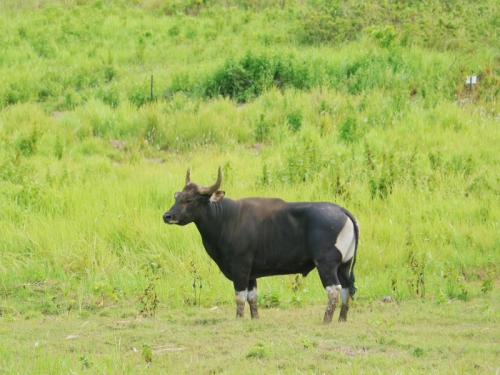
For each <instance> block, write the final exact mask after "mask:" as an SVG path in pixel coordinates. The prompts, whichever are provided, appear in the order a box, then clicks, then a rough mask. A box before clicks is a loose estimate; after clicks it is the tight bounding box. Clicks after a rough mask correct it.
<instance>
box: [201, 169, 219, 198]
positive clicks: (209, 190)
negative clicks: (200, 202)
mask: <svg viewBox="0 0 500 375" xmlns="http://www.w3.org/2000/svg"><path fill="white" fill-rule="evenodd" d="M221 183H222V172H221V170H220V167H219V173H218V175H217V181H216V182H215V184H213V185H212V186H200V187H199V189H198V192H199V193H200V194H203V195H212V194H213V193H215V192H216V191H217V190H219V188H220V184H221Z"/></svg>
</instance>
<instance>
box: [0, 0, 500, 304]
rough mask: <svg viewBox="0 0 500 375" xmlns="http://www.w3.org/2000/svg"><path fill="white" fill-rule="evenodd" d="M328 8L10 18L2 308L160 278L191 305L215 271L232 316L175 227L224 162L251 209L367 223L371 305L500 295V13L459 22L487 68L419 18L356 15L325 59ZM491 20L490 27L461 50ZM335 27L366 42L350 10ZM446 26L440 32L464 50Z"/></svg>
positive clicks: (81, 296)
mask: <svg viewBox="0 0 500 375" xmlns="http://www.w3.org/2000/svg"><path fill="white" fill-rule="evenodd" d="M313 3H314V4H316V3H317V4H319V5H321V4H322V5H321V6H325V4H324V3H323V2H312V3H311V4H298V3H294V2H286V5H285V6H284V7H283V8H282V6H281V5H282V4H283V2H275V3H273V2H253V3H252V4H254V5H253V7H252V6H250V5H248V4H247V5H248V6H245V4H246V3H245V4H243V3H241V4H240V3H237V4H235V6H232V7H229V6H223V4H221V3H218V2H216V1H214V2H212V3H210V4H208V5H203V6H201V5H200V6H199V7H198V8H196V4H194V3H193V4H191V5H189V4H188V5H181V3H176V2H171V3H168V4H167V3H165V4H166V5H165V7H164V8H161V9H160V5H158V3H155V2H153V1H151V2H149V1H145V2H142V3H137V2H120V1H110V2H91V1H77V2H75V3H73V2H60V1H45V2H37V3H36V4H35V2H30V1H25V2H23V3H13V2H12V3H9V2H6V3H4V4H3V5H2V8H1V9H2V10H3V11H4V12H2V16H1V17H2V27H1V30H0V34H1V36H2V38H0V40H2V42H1V43H2V48H3V51H4V52H5V53H3V54H2V55H1V57H0V72H1V74H2V76H3V77H5V84H3V85H2V87H1V88H0V107H1V111H0V210H1V215H0V252H1V255H2V261H1V262H0V275H1V289H2V296H3V299H2V303H1V305H0V313H1V314H11V313H12V311H18V312H19V313H21V314H26V313H27V312H29V311H30V310H37V311H42V312H43V313H46V314H56V313H61V312H63V311H67V310H68V309H78V310H79V311H80V312H81V313H82V314H83V313H84V312H85V311H86V310H92V309H96V308H97V306H98V304H99V303H101V302H103V301H104V302H105V303H106V304H115V303H120V302H124V301H129V300H134V299H137V298H138V296H139V295H140V294H141V292H143V291H144V289H145V288H146V287H148V285H149V284H150V283H151V282H153V283H155V286H156V290H157V292H158V298H159V300H160V302H161V303H162V304H164V305H165V306H167V307H172V308H173V307H178V306H183V305H186V304H193V303H194V302H195V301H196V298H195V290H193V287H192V285H193V278H194V277H196V278H197V285H198V286H199V285H200V283H201V285H202V286H203V287H202V288H201V298H200V297H199V294H198V301H200V302H201V303H202V304H203V305H205V306H209V305H213V304H226V303H232V302H233V301H232V285H231V283H230V282H229V281H227V280H225V279H224V277H223V276H222V275H221V273H220V272H219V271H218V270H217V267H216V265H215V264H214V263H213V262H212V261H211V260H210V259H209V258H208V256H207V255H206V253H205V250H204V249H203V247H202V245H201V241H200V238H199V235H198V233H197V232H196V228H195V227H194V226H187V227H182V228H180V227H171V226H168V227H167V226H165V225H164V224H163V222H162V219H161V215H162V214H163V212H164V211H165V210H166V209H168V208H169V207H170V205H171V204H172V203H173V194H174V192H175V191H176V190H180V189H182V186H183V181H184V176H185V172H186V169H187V168H188V167H191V168H192V178H193V180H195V181H197V182H199V183H202V184H208V183H212V182H213V181H214V179H215V174H216V170H217V167H218V166H219V165H221V166H222V167H223V174H224V179H223V189H224V190H226V194H227V196H229V197H231V198H242V197H245V196H268V197H271V196H279V197H282V198H284V199H287V200H290V201H299V200H314V201H334V202H337V203H339V204H341V205H343V206H345V207H347V208H348V209H349V210H351V211H352V212H353V213H354V214H355V215H356V217H357V218H358V220H359V222H360V223H361V243H360V248H359V256H358V261H357V265H356V274H357V282H358V287H359V289H360V296H361V297H360V298H378V297H380V296H383V295H392V296H393V297H394V298H397V299H405V298H421V297H423V298H433V299H436V300H438V301H445V300H448V299H451V298H460V299H464V300H467V299H468V298H474V296H476V295H478V294H481V293H487V292H488V290H489V289H488V288H489V287H488V286H489V285H494V281H495V280H497V275H498V271H499V269H498V259H499V256H500V237H499V235H498V233H499V228H498V222H499V218H500V211H499V209H498V207H499V206H500V205H499V195H500V187H499V186H500V183H499V182H500V180H499V177H498V176H500V167H499V165H500V160H499V158H500V156H499V154H498V152H496V150H497V144H498V141H499V139H498V138H499V135H498V121H499V115H498V111H499V107H498V85H497V83H498V82H499V72H500V65H499V60H498V54H497V52H496V50H495V48H496V43H497V41H496V39H494V38H490V37H489V36H488V35H490V34H489V33H490V29H489V28H488V27H492V28H493V29H497V26H498V25H497V24H496V23H495V22H497V21H495V20H496V18H495V17H494V15H492V13H491V10H492V9H494V8H495V4H494V3H492V2H487V1H486V2H482V3H480V4H479V3H478V4H476V5H474V4H475V3H474V4H473V3H470V4H469V3H467V4H466V6H464V7H463V8H461V9H460V11H457V13H456V14H452V15H449V17H452V18H453V17H456V18H453V20H454V21H453V22H456V24H457V25H458V26H457V28H450V27H445V28H444V29H446V30H448V31H449V30H455V31H453V32H454V33H456V34H457V35H458V36H457V38H458V37H460V38H462V39H463V40H466V39H467V38H469V37H470V35H472V34H473V35H483V36H484V38H483V39H482V42H481V43H478V44H477V48H476V51H475V52H474V54H471V53H470V49H469V44H467V45H461V44H460V43H458V42H457V43H454V44H449V45H447V47H446V48H442V47H443V46H441V47H439V46H436V45H430V44H429V43H430V42H429V40H427V39H425V38H424V37H423V36H422V35H420V34H418V33H417V34H415V35H413V34H412V38H414V39H415V40H414V42H411V43H410V39H406V41H405V39H404V38H403V37H402V36H401V34H400V33H401V32H403V31H402V29H401V28H402V27H403V26H402V25H401V24H399V23H398V22H397V20H396V19H395V18H394V17H396V15H400V16H401V17H403V16H405V17H406V15H408V14H410V15H411V14H413V13H412V12H414V9H412V7H411V6H409V7H407V8H404V9H393V10H392V13H391V14H392V17H393V18H377V17H375V16H376V15H377V14H378V15H379V16H380V17H381V15H382V14H383V12H381V11H380V10H378V11H377V12H380V13H377V12H375V13H373V14H374V20H372V21H370V22H368V20H366V19H364V18H363V17H365V16H362V15H360V14H358V13H356V12H354V13H349V12H347V13H346V14H349V15H350V17H354V18H353V19H354V20H356V22H354V23H353V25H351V26H352V27H354V30H357V31H356V32H355V33H354V34H353V38H349V40H350V41H349V42H348V41H347V40H343V41H342V43H340V42H339V41H336V39H335V38H333V39H330V38H326V39H325V40H323V39H321V38H320V39H321V40H315V41H311V40H310V41H309V42H310V44H304V42H305V40H307V38H306V39H304V38H305V37H304V35H303V31H304V29H303V27H304V22H313V21H314V18H310V17H312V16H311V14H312V13H310V12H313V8H311V6H312V5H313ZM431 3H432V4H434V5H435V6H437V4H439V7H440V8H439V9H441V10H442V9H443V7H444V5H443V4H441V3H440V2H431ZM37 4H38V5H37ZM349 4H350V3H349ZM123 5H127V6H123ZM319 5H318V6H319ZM169 6H171V7H172V8H168V9H167V7H169ZM349 6H354V5H353V4H350V5H349ZM367 6H368V5H367ZM372 6H373V7H377V6H376V5H372ZM401 6H402V5H401ZM176 7H177V8H176ZM380 7H382V5H380ZM431 8H432V7H431ZM169 9H175V11H171V10H169ZM318 9H319V8H318ZM349 9H351V8H349ZM352 9H354V8H352ZM416 9H420V13H422V17H423V18H422V19H421V20H420V21H421V22H424V20H425V19H427V17H429V15H428V14H427V13H426V12H425V11H424V10H423V8H418V7H417V8H416ZM471 9H472V10H474V11H475V12H486V13H485V14H486V15H487V17H486V16H485V18H484V19H483V20H482V21H481V22H480V23H478V25H477V27H476V28H474V29H473V30H469V31H467V33H470V34H467V35H465V34H461V33H462V31H463V28H465V27H466V26H467V25H469V22H470V21H469V20H465V19H464V18H463V15H464V14H469V12H470V11H471ZM332 14H333V17H334V18H335V19H334V21H335V22H337V23H336V25H337V26H336V27H344V26H345V25H344V23H343V21H342V19H344V18H345V14H344V15H339V14H337V13H335V12H334V13H332ZM339 17H340V18H342V19H338V18H339ZM381 20H383V21H384V22H382V23H381ZM271 21H272V22H271ZM341 21H342V22H341ZM420 21H419V22H420ZM443 22H444V21H443ZM450 22H451V21H450ZM484 22H486V23H488V22H489V24H488V25H489V26H488V27H486V26H485V25H484ZM386 23H390V24H391V25H393V27H394V29H392V28H390V27H389V28H386V26H387V25H386ZM271 24H272V25H274V26H273V28H272V29H271V26H270V25H271ZM342 25H344V26H342ZM319 26H320V24H318V27H319ZM351 26H350V27H349V28H347V29H346V30H344V31H346V32H347V31H348V32H352V29H351ZM414 26H415V25H414ZM441 26H442V25H441ZM441 26H439V27H438V26H432V25H430V26H429V27H428V29H426V30H425V33H432V32H434V33H435V34H436V35H438V36H441V37H443V38H444V36H446V35H448V34H446V32H445V33H444V34H442V33H443V32H444V31H443V28H442V27H441ZM345 27H347V26H345ZM357 28H359V30H358V29H357ZM12 30H14V32H11V31H12ZM308 30H309V29H308ZM311 30H312V31H314V29H311ZM422 32H424V31H422ZM450 32H451V31H450ZM463 32H465V31H463ZM318 33H319V31H318ZM393 33H394V35H393ZM318 35H322V34H321V33H320V34H318ZM391 35H392V36H391ZM443 35H444V36H443ZM462 39H460V40H462ZM457 40H458V39H457ZM436 43H437V42H436ZM439 43H444V41H443V40H441V41H440V42H439ZM431 44H432V43H431ZM332 46H335V47H334V48H332ZM470 72H474V73H477V74H479V79H478V85H477V87H474V88H473V90H471V91H469V88H468V87H466V86H465V85H464V83H465V77H466V76H467V75H470ZM152 75H153V76H154V82H155V87H154V98H153V100H151V97H150V86H149V85H150V77H151V76H152ZM250 83H251V84H250ZM259 289H261V290H262V291H263V293H264V292H268V293H274V294H272V295H273V296H275V297H276V296H277V298H278V299H280V301H282V303H287V301H297V293H298V294H299V296H300V300H301V301H306V302H307V303H312V304H315V303H322V302H323V301H324V291H323V290H322V287H321V284H320V282H319V278H318V276H317V274H316V273H312V274H311V275H310V276H309V277H308V278H307V279H305V280H304V284H303V286H301V288H300V290H299V291H295V292H294V276H290V277H289V276H284V277H276V278H267V279H263V280H260V283H259ZM199 292H200V291H196V293H199ZM269 295H270V294H268V296H269Z"/></svg>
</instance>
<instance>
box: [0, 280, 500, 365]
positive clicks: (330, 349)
mask: <svg viewBox="0 0 500 375" xmlns="http://www.w3.org/2000/svg"><path fill="white" fill-rule="evenodd" d="M499 301H500V295H499V293H498V289H497V291H496V292H495V293H494V294H492V295H491V296H490V297H478V298H474V299H473V300H471V301H468V302H462V301H459V300H451V301H447V302H445V303H438V302H436V301H433V300H418V299H416V300H411V301H405V302H401V303H397V302H381V301H379V300H375V299H369V298H366V297H360V298H359V299H357V300H356V301H354V302H353V304H352V308H351V311H350V316H349V319H348V321H347V322H346V323H337V322H336V321H334V323H332V324H331V325H329V326H324V325H323V324H321V322H322V315H323V313H324V306H321V305H315V306H306V307H296V306H291V305H288V304H286V305H284V306H282V307H280V308H268V309H262V308H261V317H260V320H251V319H250V318H249V317H248V316H246V317H245V318H243V319H236V318H235V309H234V308H233V307H232V306H222V307H219V308H205V307H204V308H198V307H185V308H181V309H174V310H169V309H168V308H165V306H161V307H160V308H159V309H158V312H157V314H156V317H155V318H138V317H137V316H136V314H135V312H134V310H133V309H131V308H130V307H127V306H123V305H122V306H120V307H115V308H110V307H105V306H103V307H101V308H99V311H97V312H96V313H94V314H90V315H84V316H78V312H76V311H75V312H68V313H67V314H62V315H58V316H37V317H32V318H29V319H26V318H23V317H20V318H6V317H2V318H0V323H1V326H0V371H2V373H4V374H20V373H22V374H40V373H77V374H80V373H81V374H84V373H93V374H104V373H105V374H109V373H145V374H146V373H147V374H165V373H171V374H175V373H177V374H178V373H186V374H187V373H200V374H219V373H220V374H235V373H244V374H262V373H273V374H325V373H326V374H327V373H334V372H343V373H345V372H347V373H354V374H358V373H359V374H374V373H382V374H387V373H430V374H470V373H475V374H495V373H496V372H498V371H499V368H500V361H499V358H500V347H499V346H498V337H499V335H500V328H499V327H500V313H499V311H500V303H499ZM246 313H247V315H249V314H248V313H249V311H248V307H247V311H246ZM337 314H338V311H337ZM337 314H336V315H337Z"/></svg>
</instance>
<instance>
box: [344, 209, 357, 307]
mask: <svg viewBox="0 0 500 375" xmlns="http://www.w3.org/2000/svg"><path fill="white" fill-rule="evenodd" d="M345 213H346V215H347V216H348V217H349V219H351V220H352V222H353V224H354V240H355V246H354V255H353V259H352V262H351V267H350V269H349V281H348V284H349V294H350V295H351V298H352V299H354V294H356V291H357V290H358V288H356V287H355V286H354V281H355V280H356V278H355V277H354V266H355V265H356V255H357V254H358V243H359V224H358V221H357V220H356V218H355V217H354V216H353V214H351V213H350V212H349V211H347V210H345Z"/></svg>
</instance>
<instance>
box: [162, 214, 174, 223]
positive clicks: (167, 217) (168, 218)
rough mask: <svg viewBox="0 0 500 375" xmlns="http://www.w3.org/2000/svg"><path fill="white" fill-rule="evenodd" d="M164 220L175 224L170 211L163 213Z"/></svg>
mask: <svg viewBox="0 0 500 375" xmlns="http://www.w3.org/2000/svg"><path fill="white" fill-rule="evenodd" d="M163 221H164V222H165V223H166V224H173V223H172V214H171V213H168V212H165V213H164V214H163Z"/></svg>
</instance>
